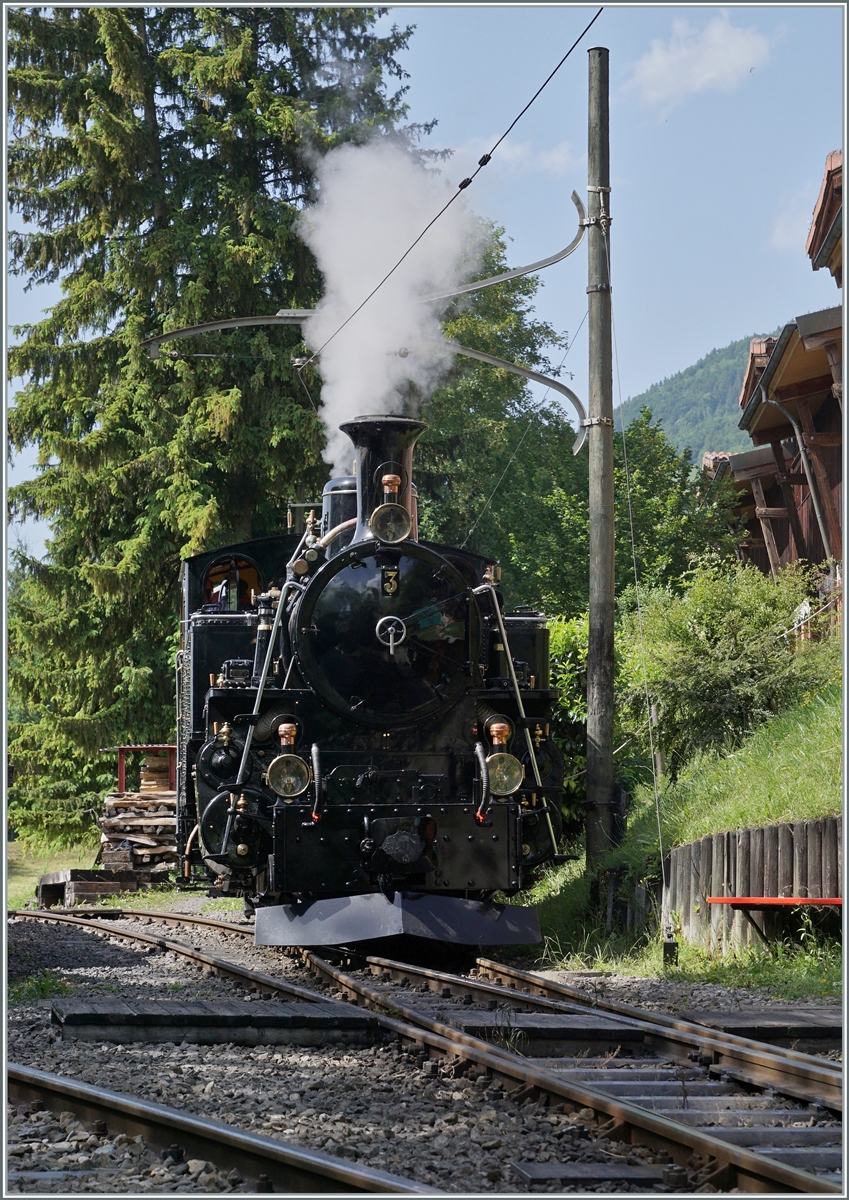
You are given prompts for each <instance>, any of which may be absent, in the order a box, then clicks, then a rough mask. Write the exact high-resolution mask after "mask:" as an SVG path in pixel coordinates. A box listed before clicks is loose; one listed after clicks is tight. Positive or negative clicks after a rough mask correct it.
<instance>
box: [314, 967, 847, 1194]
mask: <svg viewBox="0 0 849 1200" xmlns="http://www.w3.org/2000/svg"><path fill="white" fill-rule="evenodd" d="M302 955H303V958H304V961H305V962H306V963H308V964H309V966H310V967H311V968H312V969H313V970H314V971H315V972H316V974H318V975H321V976H324V978H326V979H329V980H333V981H334V982H335V983H337V984H338V985H339V986H340V987H342V988H343V990H345V991H347V992H349V993H350V994H351V995H352V996H353V997H355V998H356V1000H357V1003H360V1001H364V1002H365V1007H368V1008H372V1007H376V1008H377V1009H378V1010H384V1011H388V1012H389V1013H390V1014H391V1017H392V1023H391V1024H390V1023H389V1022H386V1027H387V1028H392V1029H394V1031H395V1032H396V1033H397V1034H398V1035H399V1036H400V1037H401V1038H407V1039H411V1040H413V1041H415V1042H418V1043H426V1044H429V1045H430V1046H431V1047H433V1048H437V1049H440V1050H442V1052H443V1053H453V1055H455V1056H456V1057H459V1058H461V1059H462V1058H465V1059H469V1060H470V1061H472V1062H475V1063H477V1064H478V1065H479V1066H483V1067H484V1068H485V1069H486V1070H489V1071H491V1072H492V1073H493V1074H496V1075H500V1076H501V1077H502V1078H505V1079H509V1080H512V1081H518V1082H519V1083H520V1084H521V1085H523V1086H525V1087H529V1088H534V1089H537V1090H538V1091H540V1092H541V1093H545V1094H547V1095H548V1096H555V1097H557V1100H558V1101H560V1102H562V1101H566V1102H567V1103H568V1104H570V1105H571V1106H572V1107H573V1109H580V1108H590V1109H592V1110H593V1111H594V1112H595V1113H597V1114H598V1113H601V1114H603V1115H604V1116H605V1117H607V1118H608V1119H610V1120H611V1121H612V1129H613V1130H615V1136H616V1137H617V1138H618V1139H620V1140H622V1141H626V1142H627V1141H631V1142H633V1143H637V1144H640V1145H649V1146H653V1147H655V1148H657V1149H662V1150H668V1151H670V1152H671V1153H672V1154H673V1156H674V1157H675V1159H676V1162H679V1164H680V1165H686V1162H687V1161H688V1159H689V1156H690V1155H691V1154H692V1153H697V1154H703V1155H706V1156H708V1157H709V1158H713V1159H715V1160H716V1161H717V1162H718V1164H719V1165H720V1168H719V1169H720V1170H723V1171H724V1170H727V1171H728V1172H730V1173H731V1175H732V1176H733V1179H734V1183H733V1184H732V1185H731V1186H736V1187H738V1188H740V1189H741V1190H742V1191H791V1192H801V1193H803V1194H809V1193H814V1194H816V1193H820V1192H822V1193H828V1194H834V1193H840V1192H842V1188H841V1187H840V1186H839V1185H837V1184H832V1183H830V1182H828V1181H827V1180H823V1179H821V1178H820V1177H819V1176H817V1175H813V1174H811V1173H809V1172H807V1171H800V1170H798V1169H797V1168H795V1167H788V1166H785V1165H784V1164H783V1163H778V1162H775V1161H774V1160H772V1159H769V1158H767V1157H766V1156H764V1155H760V1154H757V1153H756V1152H754V1151H751V1150H744V1149H742V1148H740V1147H735V1146H733V1145H731V1144H729V1143H727V1142H723V1141H721V1140H720V1139H719V1138H715V1137H713V1136H712V1135H710V1134H706V1133H702V1132H698V1131H696V1130H694V1129H693V1128H692V1127H689V1126H686V1125H680V1124H678V1122H677V1121H673V1120H671V1119H669V1118H668V1117H663V1116H660V1115H659V1114H657V1113H653V1112H651V1111H650V1110H649V1109H646V1108H640V1107H639V1106H637V1105H635V1104H630V1103H628V1101H627V1100H619V1099H616V1098H615V1097H613V1096H611V1095H610V1094H609V1093H607V1092H602V1091H598V1090H596V1089H595V1088H592V1087H587V1086H586V1085H582V1084H577V1083H570V1082H569V1081H568V1080H565V1079H563V1078H562V1076H560V1075H559V1074H558V1072H556V1071H552V1070H550V1069H547V1068H545V1067H538V1066H535V1065H533V1064H531V1063H529V1062H528V1060H527V1059H523V1058H522V1057H521V1056H520V1055H517V1054H511V1053H510V1052H508V1051H505V1050H501V1049H499V1048H497V1047H494V1046H493V1045H491V1043H489V1042H485V1041H484V1040H483V1039H482V1038H477V1037H475V1036H473V1035H472V1034H468V1033H463V1032H462V1031H460V1030H458V1029H456V1028H454V1027H453V1026H451V1025H445V1024H444V1023H443V1022H442V1021H435V1020H434V1019H433V1018H432V1017H429V1016H427V1015H426V1014H424V1013H421V1012H418V1011H417V1010H416V1009H411V1008H408V1007H407V1006H406V1005H403V1004H399V1003H398V1002H397V1001H396V1000H394V999H389V998H388V997H386V996H384V995H382V994H381V993H380V992H376V991H375V990H374V989H373V988H369V987H367V986H366V985H365V984H363V983H361V982H360V981H359V980H358V979H354V978H353V976H351V975H348V974H346V973H345V972H344V971H341V970H339V969H338V968H337V967H334V966H332V965H331V964H330V963H328V962H327V961H326V960H325V959H322V958H320V957H319V956H318V955H316V954H314V953H312V952H311V951H302ZM398 1017H402V1018H403V1022H402V1021H398V1019H397V1018H398ZM608 1136H609V1134H608Z"/></svg>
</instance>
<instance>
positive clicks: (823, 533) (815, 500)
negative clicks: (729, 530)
mask: <svg viewBox="0 0 849 1200" xmlns="http://www.w3.org/2000/svg"><path fill="white" fill-rule="evenodd" d="M760 391H761V400H762V401H763V403H764V404H768V405H769V406H770V408H777V409H778V411H779V412H780V413H783V415H784V416H785V417H786V418H787V420H788V421H789V422H790V424H791V425H792V426H793V432H794V433H795V434H796V443H797V445H798V447H799V457H800V458H801V460H802V466H803V468H804V470H805V478H806V479H807V481H808V491H809V492H810V493H811V503H812V504H813V506H814V513H815V514H816V518H817V525H818V526H819V531H820V537H821V538H822V544H823V549H824V550H825V556H826V558H831V557H832V553H831V543H830V542H829V540H828V532H827V530H826V524H825V519H824V517H823V514H822V508H821V507H820V494H819V490H818V489H817V486H816V482H815V481H814V473H813V470H812V469H811V460H810V459H809V458H808V450H807V447H806V446H805V437H804V434H803V433H802V426H801V425H800V424H799V422H798V421H797V420H796V418H795V417H794V416H793V414H792V413H791V412H790V410H789V409H788V408H786V407H785V406H784V405H783V404H782V403H781V401H780V400H772V399H771V398H770V397H768V396H767V394H766V388H765V387H764V386H763V384H761V388H760Z"/></svg>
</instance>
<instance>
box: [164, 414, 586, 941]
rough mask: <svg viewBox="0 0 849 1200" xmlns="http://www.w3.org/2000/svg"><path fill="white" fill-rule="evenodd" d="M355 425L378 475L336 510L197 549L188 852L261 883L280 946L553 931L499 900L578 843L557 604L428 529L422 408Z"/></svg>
mask: <svg viewBox="0 0 849 1200" xmlns="http://www.w3.org/2000/svg"><path fill="white" fill-rule="evenodd" d="M342 428H343V429H344V431H345V432H346V433H348V435H349V436H350V437H351V439H352V441H353V443H354V446H355V449H356V453H357V459H356V475H355V476H351V477H343V478H342V479H340V480H332V481H331V483H330V484H328V485H327V486H326V488H325V492H324V496H323V504H322V517H321V522H320V523H319V522H318V521H315V520H314V519H312V517H310V518H309V519H308V522H307V531H306V533H305V534H304V536H303V537H302V538H300V539H297V538H294V537H280V538H267V539H262V540H261V541H260V542H253V543H245V544H244V545H241V546H237V547H229V548H227V549H225V550H222V551H218V552H217V553H215V554H210V555H204V556H197V558H195V559H192V560H189V562H188V563H187V564H186V567H185V569H186V575H185V580H184V649H183V651H182V659H181V668H180V691H179V695H180V713H179V730H180V743H181V754H180V778H179V783H178V788H179V804H180V809H179V819H178V840H179V841H180V842H181V845H182V848H183V855H184V857H183V861H184V870H185V872H186V874H187V875H189V874H190V873H191V872H192V871H193V870H195V871H196V870H203V871H205V872H206V873H207V874H208V875H209V877H210V878H211V879H212V880H213V881H214V882H215V885H216V887H217V888H218V890H220V891H224V892H237V893H241V894H243V895H244V896H245V898H246V904H247V905H249V906H250V907H251V908H256V910H257V940H258V941H261V942H266V943H271V944H302V945H317V944H327V943H332V942H337V941H340V940H358V939H360V938H370V937H373V936H377V935H378V932H379V931H380V930H383V931H384V932H386V933H397V932H401V931H413V932H417V933H419V934H422V935H423V936H430V937H433V936H436V937H448V938H452V939H453V940H458V941H461V942H479V943H482V944H497V943H498V942H504V941H506V942H527V941H535V940H538V927H537V925H536V918H535V915H534V914H533V913H532V912H531V911H530V910H527V909H523V908H521V907H519V906H505V905H500V904H496V903H494V902H493V900H492V897H493V896H494V895H495V894H496V893H499V892H500V893H505V894H507V895H511V894H514V893H515V892H517V891H519V890H520V889H521V888H522V887H523V886H527V884H528V882H529V881H531V880H532V879H533V878H534V872H535V871H536V869H537V867H538V866H539V865H540V864H541V863H542V862H544V861H546V860H547V859H550V858H552V857H553V856H554V855H555V854H556V851H557V836H558V833H559V829H560V796H561V791H562V780H563V764H562V759H561V757H560V755H559V752H558V751H557V749H556V747H555V746H554V744H553V743H552V742H551V740H550V738H549V734H548V722H549V715H550V706H551V701H552V699H553V697H552V695H551V693H550V692H549V690H548V634H547V630H546V628H545V618H544V617H543V616H542V615H541V614H539V613H536V612H533V611H532V610H530V609H521V610H516V612H514V613H508V614H504V613H503V612H502V611H501V600H500V595H499V593H498V590H497V586H496V568H495V567H494V566H493V564H491V563H488V562H487V560H485V559H483V558H482V557H481V556H479V555H476V554H472V553H469V552H467V551H463V550H458V549H456V548H452V547H445V546H439V545H435V544H426V543H422V542H419V541H418V540H417V527H416V493H415V485H414V483H413V479H412V454H413V445H414V443H415V441H416V439H417V437H418V436H419V434H420V433H421V432H422V431H423V429H424V428H425V426H424V424H423V423H422V422H420V421H414V420H411V419H409V418H405V417H363V418H359V419H358V420H356V421H352V422H350V423H348V424H347V425H344V426H342ZM354 497H355V501H356V502H355V504H354ZM244 581H249V584H250V587H249V589H247V588H246V587H245V586H244ZM216 589H217V594H216ZM210 595H212V596H213V599H212V600H210V599H209V596H210ZM246 597H247V599H246Z"/></svg>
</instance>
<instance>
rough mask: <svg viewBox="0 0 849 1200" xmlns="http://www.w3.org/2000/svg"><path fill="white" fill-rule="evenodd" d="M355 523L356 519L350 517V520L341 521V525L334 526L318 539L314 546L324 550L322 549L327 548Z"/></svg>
mask: <svg viewBox="0 0 849 1200" xmlns="http://www.w3.org/2000/svg"><path fill="white" fill-rule="evenodd" d="M356 523H357V518H356V517H351V518H350V520H348V521H343V522H342V523H341V525H336V526H334V528H333V529H331V530H329V531H328V532H327V533H326V534H325V535H324V537H320V538H319V539H318V541H317V542H316V546H320V547H321V548H322V549H324V547H325V546H329V545H330V543H331V542H332V541H333V539H334V538H337V537H338V536H339V534H340V533H344V532H345V530H346V529H350V528H351V526H352V525H356Z"/></svg>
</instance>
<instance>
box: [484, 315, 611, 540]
mask: <svg viewBox="0 0 849 1200" xmlns="http://www.w3.org/2000/svg"><path fill="white" fill-rule="evenodd" d="M587 311H589V310H587ZM586 319H587V313H584V315H583V317H582V318H581V324H580V325H579V326H578V328H577V329H576V330H575V336H574V337H573V338H572V340H571V342H570V343H569V345H568V346H567V347H566V352H565V353H564V355H563V357H562V358H561V360H560V365H559V366H558V368H557V370H558V371H560V370H561V368H562V366H563V364H564V363H565V361H566V358H567V356H568V354H569V351H570V350H571V349H572V347H573V346H574V344H575V338H577V336H578V334H579V333H580V332H581V330H582V329H583V327H584V321H586ZM550 391H551V388H550V387H547V388H546V389H545V391H544V392H543V394H542V400H540V402H539V405H538V406H537V408H536V409H535V410H534V411H532V412H531V413H530V415H529V416H528V419H527V421H526V423H525V428H524V431H523V433H522V436H521V437H520V438H519V441H518V443H517V445H516V448H515V450H514V451H513V453H512V454H511V455H510V458H509V459H508V460H507V466H506V467H505V468H504V470H503V471H502V472H501V474H500V476H499V477H498V482H497V483H496V485H495V487H494V488H493V489H492V491H491V492H490V493H489V496H488V497H487V500H486V503H485V504H484V506H483V508H482V509H481V511H480V512H479V513H478V515H477V518H476V520H475V523H474V525H472V527H471V529H470V530H469V532H468V533H467V534H466V537H465V540H464V542H463V544H462V546H461V547H460V549H461V550H464V549H465V547H466V543H467V542H468V540H469V538H470V537H471V536H472V534H473V533H474V532H475V530H476V529H477V527H478V525H479V524H480V522H481V520H482V519H483V516H484V514H485V513H486V510H487V509H488V508H489V506H490V504H491V503H492V500H493V497H494V496H495V493H496V492H497V491H498V489H499V488H500V487H501V485H502V483H503V482H504V477H505V475H506V474H507V472H508V471H509V470H510V467H511V466H512V465H513V460H514V459H515V457H516V455H517V454H518V453H519V451H520V450H521V448H522V443H523V442H524V440H525V438H526V437H527V436H528V433H529V432H530V428H531V424H532V422H533V419H534V417H535V416H537V415H538V414H539V412H540V410H541V408H542V405H543V404H544V403H545V398H546V396H547V395H548V393H549V392H550Z"/></svg>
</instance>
